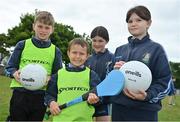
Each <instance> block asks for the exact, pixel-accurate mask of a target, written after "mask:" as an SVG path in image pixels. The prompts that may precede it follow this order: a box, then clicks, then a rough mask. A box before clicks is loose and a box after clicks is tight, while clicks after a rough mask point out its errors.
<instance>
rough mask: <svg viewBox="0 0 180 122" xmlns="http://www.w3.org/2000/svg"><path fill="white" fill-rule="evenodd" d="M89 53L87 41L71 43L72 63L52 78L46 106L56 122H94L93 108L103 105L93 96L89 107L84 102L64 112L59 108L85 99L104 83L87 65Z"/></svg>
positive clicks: (89, 99) (78, 39)
mask: <svg viewBox="0 0 180 122" xmlns="http://www.w3.org/2000/svg"><path fill="white" fill-rule="evenodd" d="M88 52H89V49H88V43H87V42H86V41H84V40H83V39H81V38H75V39H73V40H72V41H70V43H69V46H68V51H67V54H68V57H69V59H70V63H69V64H68V65H67V66H66V68H63V69H60V70H59V71H58V73H57V74H56V75H54V76H53V77H52V79H51V82H50V83H49V85H48V89H47V93H46V96H45V103H46V104H47V105H48V106H49V107H50V111H51V113H52V114H53V115H55V116H53V121H59V122H64V121H92V116H93V113H94V107H93V106H91V105H89V104H93V103H96V102H98V101H99V98H98V97H97V96H96V95H95V94H93V93H90V94H89V97H88V103H89V104H88V103H87V102H86V101H84V102H81V103H78V104H76V105H73V106H71V107H68V108H65V109H63V110H62V111H61V110H60V109H59V107H58V105H60V104H64V103H66V102H69V101H70V100H72V99H74V98H76V97H79V96H81V95H82V94H84V93H86V92H87V91H88V90H89V89H92V88H93V87H95V86H96V85H97V84H98V83H99V82H100V79H99V77H98V75H97V74H96V73H95V72H93V71H92V70H90V69H89V68H87V67H85V65H84V63H85V61H86V60H87V58H88Z"/></svg>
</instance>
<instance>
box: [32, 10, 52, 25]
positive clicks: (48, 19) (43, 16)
mask: <svg viewBox="0 0 180 122" xmlns="http://www.w3.org/2000/svg"><path fill="white" fill-rule="evenodd" d="M37 21H39V22H41V23H43V24H46V25H51V26H54V23H55V21H54V17H53V15H52V14H51V13H50V12H48V11H38V12H36V14H35V18H34V23H36V22H37Z"/></svg>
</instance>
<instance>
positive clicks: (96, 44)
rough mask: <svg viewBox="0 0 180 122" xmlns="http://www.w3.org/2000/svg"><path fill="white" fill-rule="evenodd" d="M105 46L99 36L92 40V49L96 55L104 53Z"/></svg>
mask: <svg viewBox="0 0 180 122" xmlns="http://www.w3.org/2000/svg"><path fill="white" fill-rule="evenodd" d="M106 44H107V42H106V40H105V39H103V38H102V37H100V36H95V37H94V38H92V48H93V49H94V51H95V52H96V53H98V52H104V50H105V46H106Z"/></svg>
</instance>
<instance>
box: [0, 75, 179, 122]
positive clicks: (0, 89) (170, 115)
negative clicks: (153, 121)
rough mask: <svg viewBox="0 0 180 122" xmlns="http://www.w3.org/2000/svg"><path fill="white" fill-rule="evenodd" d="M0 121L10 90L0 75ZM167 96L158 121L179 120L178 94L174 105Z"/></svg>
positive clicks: (3, 115) (3, 116) (6, 109)
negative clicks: (169, 103)
mask: <svg viewBox="0 0 180 122" xmlns="http://www.w3.org/2000/svg"><path fill="white" fill-rule="evenodd" d="M0 84H1V85H0V121H5V120H6V117H7V115H8V113H9V111H8V109H9V100H10V97H11V92H12V91H11V90H10V88H9V84H10V79H9V78H7V77H4V76H0ZM167 100H168V99H167V98H165V99H164V100H163V103H162V104H163V108H162V110H161V111H160V112H159V121H180V109H179V108H180V96H176V105H175V106H170V105H168V103H167Z"/></svg>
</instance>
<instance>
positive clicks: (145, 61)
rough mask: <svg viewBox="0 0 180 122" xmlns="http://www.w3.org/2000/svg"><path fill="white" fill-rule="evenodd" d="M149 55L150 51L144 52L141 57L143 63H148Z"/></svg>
mask: <svg viewBox="0 0 180 122" xmlns="http://www.w3.org/2000/svg"><path fill="white" fill-rule="evenodd" d="M150 57H151V54H150V53H145V54H144V55H143V59H142V62H144V63H145V64H149V59H150Z"/></svg>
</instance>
